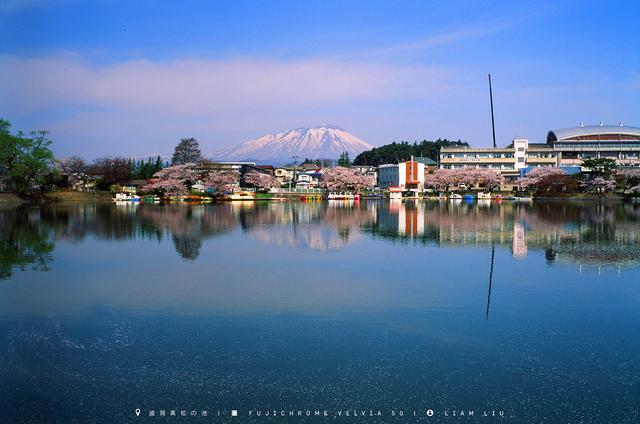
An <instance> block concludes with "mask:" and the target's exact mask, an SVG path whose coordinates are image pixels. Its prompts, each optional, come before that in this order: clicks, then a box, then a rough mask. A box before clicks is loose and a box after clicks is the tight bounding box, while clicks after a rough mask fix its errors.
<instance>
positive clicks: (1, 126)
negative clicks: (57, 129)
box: [0, 119, 53, 194]
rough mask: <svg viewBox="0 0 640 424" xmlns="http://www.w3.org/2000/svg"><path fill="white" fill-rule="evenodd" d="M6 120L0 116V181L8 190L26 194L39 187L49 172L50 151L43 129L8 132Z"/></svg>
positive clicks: (8, 124)
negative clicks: (24, 132) (15, 132)
mask: <svg viewBox="0 0 640 424" xmlns="http://www.w3.org/2000/svg"><path fill="white" fill-rule="evenodd" d="M10 130H11V124H10V123H9V121H6V120H4V119H0V181H2V182H3V183H4V184H5V185H6V186H7V188H8V189H9V190H11V191H15V192H16V193H20V194H26V193H29V192H32V191H34V190H39V189H40V188H41V184H43V183H44V182H45V181H46V180H47V176H48V175H49V174H50V173H51V172H52V171H51V164H52V161H53V153H52V152H51V149H49V146H50V145H51V143H52V142H51V140H49V139H48V138H47V135H48V134H49V133H48V132H47V131H32V132H31V133H30V136H31V137H26V136H25V135H24V134H23V133H22V132H18V133H17V134H15V135H13V134H11V131H10Z"/></svg>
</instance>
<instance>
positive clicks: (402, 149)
mask: <svg viewBox="0 0 640 424" xmlns="http://www.w3.org/2000/svg"><path fill="white" fill-rule="evenodd" d="M449 146H453V147H468V146H469V143H467V142H464V141H460V140H458V141H450V140H447V139H446V138H445V139H441V138H439V139H437V140H436V141H427V140H422V141H421V142H420V143H418V142H415V141H414V142H413V143H409V142H406V141H401V142H400V143H396V142H395V141H394V142H393V143H391V144H385V145H384V146H380V147H374V148H373V149H371V150H369V151H366V152H362V153H360V154H359V155H358V156H356V158H355V159H354V160H353V164H354V165H371V166H378V165H384V164H386V163H398V162H402V161H406V160H408V159H411V156H422V157H428V158H431V159H433V160H435V161H437V160H438V155H439V154H440V148H441V147H449Z"/></svg>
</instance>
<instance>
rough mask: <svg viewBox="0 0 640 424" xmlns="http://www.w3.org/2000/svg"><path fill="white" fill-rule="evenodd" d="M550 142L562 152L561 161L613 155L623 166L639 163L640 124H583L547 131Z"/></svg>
mask: <svg viewBox="0 0 640 424" xmlns="http://www.w3.org/2000/svg"><path fill="white" fill-rule="evenodd" d="M547 144H548V145H549V146H551V147H553V149H554V150H555V151H558V152H562V164H563V165H565V166H570V165H580V164H581V163H582V161H583V160H584V159H589V158H610V159H615V160H616V161H617V162H618V165H620V166H640V128H638V127H628V126H625V125H623V124H622V123H620V124H619V125H603V124H600V125H582V124H581V125H580V126H578V127H573V128H564V129H560V130H555V131H549V132H548V133H547Z"/></svg>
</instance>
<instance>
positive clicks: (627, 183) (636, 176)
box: [615, 168, 640, 190]
mask: <svg viewBox="0 0 640 424" xmlns="http://www.w3.org/2000/svg"><path fill="white" fill-rule="evenodd" d="M615 179H616V181H617V182H618V183H619V184H620V186H621V187H622V188H623V189H626V190H629V189H630V188H632V187H635V186H638V185H640V168H630V169H619V170H618V171H617V172H616V174H615Z"/></svg>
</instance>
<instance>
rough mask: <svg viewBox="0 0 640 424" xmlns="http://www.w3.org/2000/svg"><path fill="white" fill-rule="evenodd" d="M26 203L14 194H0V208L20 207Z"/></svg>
mask: <svg viewBox="0 0 640 424" xmlns="http://www.w3.org/2000/svg"><path fill="white" fill-rule="evenodd" d="M20 203H24V200H23V199H22V198H21V197H20V196H18V195H16V194H13V193H0V206H4V205H19V204H20Z"/></svg>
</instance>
